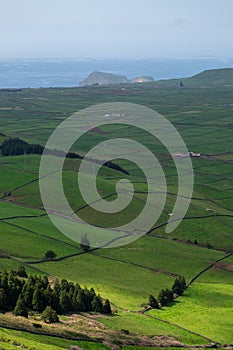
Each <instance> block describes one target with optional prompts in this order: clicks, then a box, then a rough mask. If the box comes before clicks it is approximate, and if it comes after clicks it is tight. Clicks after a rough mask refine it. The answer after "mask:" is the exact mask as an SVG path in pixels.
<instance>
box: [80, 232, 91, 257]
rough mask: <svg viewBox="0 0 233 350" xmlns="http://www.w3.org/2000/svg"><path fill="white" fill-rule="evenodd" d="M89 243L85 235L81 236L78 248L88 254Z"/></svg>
mask: <svg viewBox="0 0 233 350" xmlns="http://www.w3.org/2000/svg"><path fill="white" fill-rule="evenodd" d="M90 247H91V245H90V241H89V239H88V237H87V234H86V233H85V235H83V236H82V237H81V242H80V248H81V249H82V250H83V251H84V252H88V251H89V250H90Z"/></svg>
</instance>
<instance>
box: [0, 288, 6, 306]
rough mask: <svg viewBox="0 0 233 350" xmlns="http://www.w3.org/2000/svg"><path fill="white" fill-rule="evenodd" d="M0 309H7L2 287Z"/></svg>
mask: <svg viewBox="0 0 233 350" xmlns="http://www.w3.org/2000/svg"><path fill="white" fill-rule="evenodd" d="M0 309H3V310H7V309H8V303H7V295H6V292H5V290H4V289H3V288H0Z"/></svg>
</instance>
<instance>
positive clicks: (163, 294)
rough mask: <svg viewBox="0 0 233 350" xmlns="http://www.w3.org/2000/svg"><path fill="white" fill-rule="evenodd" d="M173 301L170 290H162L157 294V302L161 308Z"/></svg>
mask: <svg viewBox="0 0 233 350" xmlns="http://www.w3.org/2000/svg"><path fill="white" fill-rule="evenodd" d="M172 301H173V292H172V291H171V290H170V289H162V290H161V291H160V292H159V296H158V302H159V303H160V305H161V306H165V305H168V304H170V303H171V302H172Z"/></svg>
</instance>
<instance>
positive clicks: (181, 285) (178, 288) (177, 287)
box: [172, 276, 186, 295]
mask: <svg viewBox="0 0 233 350" xmlns="http://www.w3.org/2000/svg"><path fill="white" fill-rule="evenodd" d="M185 289H186V281H185V278H184V277H183V276H179V277H178V278H176V279H175V281H174V283H173V286H172V292H173V293H174V294H176V295H182V294H183V293H184V291H185Z"/></svg>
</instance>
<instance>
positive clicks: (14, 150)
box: [0, 138, 129, 175]
mask: <svg viewBox="0 0 233 350" xmlns="http://www.w3.org/2000/svg"><path fill="white" fill-rule="evenodd" d="M0 148H1V152H2V155H3V156H18V155H22V154H42V153H43V151H44V147H43V146H41V145H39V144H29V143H28V142H26V141H24V140H21V139H19V138H9V139H7V140H5V141H3V143H2V145H1V146H0ZM46 153H47V154H50V155H54V156H57V157H64V156H65V157H66V158H71V159H74V158H78V159H82V158H83V157H82V156H80V155H79V154H78V153H74V152H68V153H67V154H65V153H64V152H63V151H59V150H55V149H54V150H49V149H46ZM86 159H87V160H90V161H91V162H95V163H100V161H98V160H97V159H92V158H86ZM103 166H106V167H107V168H111V169H114V170H117V171H120V172H122V173H124V174H126V175H129V172H128V171H127V170H125V169H124V168H122V167H121V166H120V165H118V164H115V163H113V162H111V161H107V162H105V163H104V164H103Z"/></svg>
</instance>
